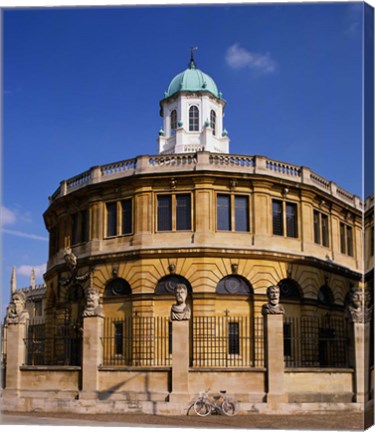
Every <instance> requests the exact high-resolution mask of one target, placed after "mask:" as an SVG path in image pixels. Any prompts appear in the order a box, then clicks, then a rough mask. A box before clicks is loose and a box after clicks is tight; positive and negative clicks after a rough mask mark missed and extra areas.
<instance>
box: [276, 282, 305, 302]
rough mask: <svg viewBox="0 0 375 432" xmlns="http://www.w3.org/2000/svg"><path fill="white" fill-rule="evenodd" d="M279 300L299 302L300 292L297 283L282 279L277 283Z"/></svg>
mask: <svg viewBox="0 0 375 432" xmlns="http://www.w3.org/2000/svg"><path fill="white" fill-rule="evenodd" d="M278 286H279V288H280V299H281V300H300V299H301V291H300V288H299V285H298V283H297V282H296V281H295V280H293V279H289V278H287V279H283V280H281V281H280V282H279V283H278Z"/></svg>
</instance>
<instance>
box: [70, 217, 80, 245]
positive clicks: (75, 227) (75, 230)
mask: <svg viewBox="0 0 375 432" xmlns="http://www.w3.org/2000/svg"><path fill="white" fill-rule="evenodd" d="M71 243H72V245H74V244H77V243H78V214H77V213H74V214H73V215H72V240H71Z"/></svg>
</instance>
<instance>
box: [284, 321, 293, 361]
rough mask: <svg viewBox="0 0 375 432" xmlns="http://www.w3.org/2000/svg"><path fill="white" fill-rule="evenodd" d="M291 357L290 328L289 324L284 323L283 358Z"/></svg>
mask: <svg viewBox="0 0 375 432" xmlns="http://www.w3.org/2000/svg"><path fill="white" fill-rule="evenodd" d="M291 355H292V328H291V324H290V323H284V356H285V357H290V356H291Z"/></svg>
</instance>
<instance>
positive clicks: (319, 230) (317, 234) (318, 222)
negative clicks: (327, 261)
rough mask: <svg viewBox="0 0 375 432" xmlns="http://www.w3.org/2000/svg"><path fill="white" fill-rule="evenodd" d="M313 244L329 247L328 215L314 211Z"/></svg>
mask: <svg viewBox="0 0 375 432" xmlns="http://www.w3.org/2000/svg"><path fill="white" fill-rule="evenodd" d="M314 242H315V243H317V244H322V245H323V246H325V247H329V225H328V215H326V214H324V213H320V212H318V211H317V210H314Z"/></svg>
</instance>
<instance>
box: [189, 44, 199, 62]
mask: <svg viewBox="0 0 375 432" xmlns="http://www.w3.org/2000/svg"><path fill="white" fill-rule="evenodd" d="M197 49H198V47H197V46H193V47H191V48H190V65H191V66H194V67H195V61H194V51H196V50H197Z"/></svg>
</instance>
